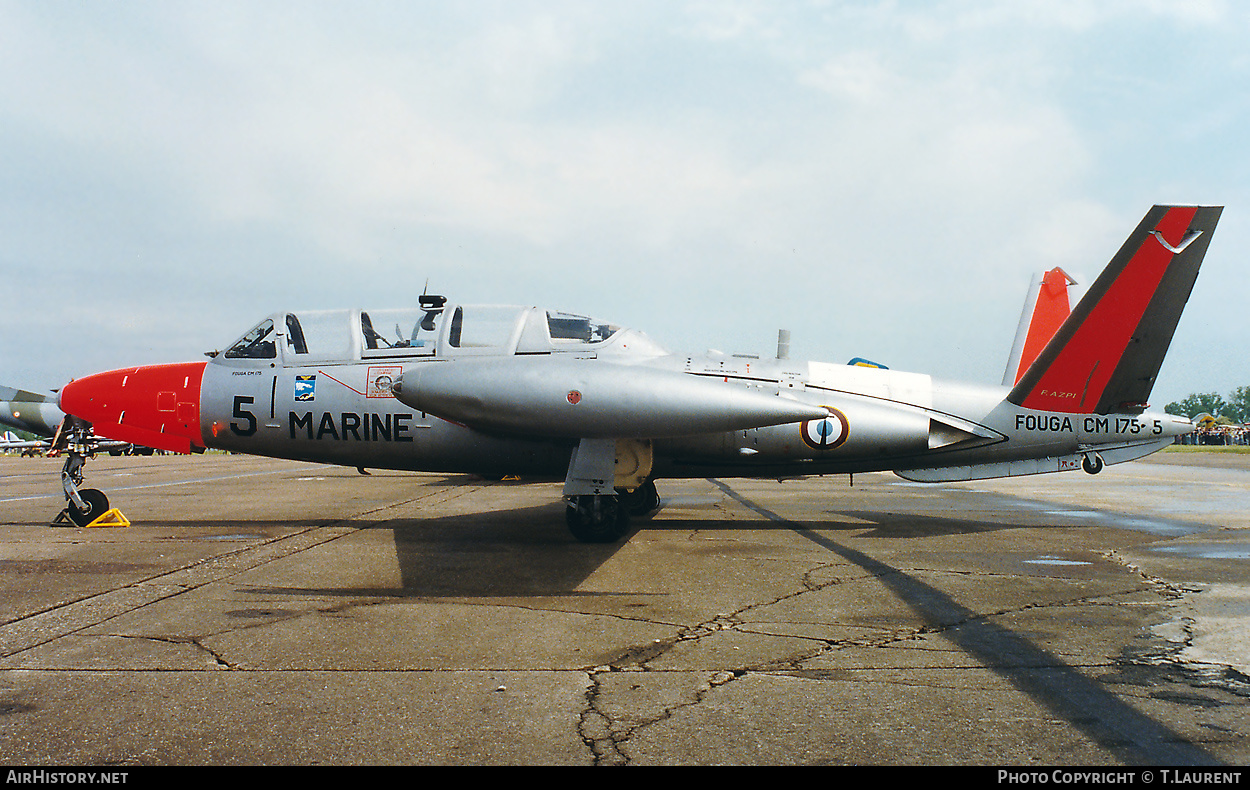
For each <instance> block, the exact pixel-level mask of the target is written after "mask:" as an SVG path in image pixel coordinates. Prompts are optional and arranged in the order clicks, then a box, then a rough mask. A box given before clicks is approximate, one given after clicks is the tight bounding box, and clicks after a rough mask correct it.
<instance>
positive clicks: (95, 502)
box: [52, 418, 109, 527]
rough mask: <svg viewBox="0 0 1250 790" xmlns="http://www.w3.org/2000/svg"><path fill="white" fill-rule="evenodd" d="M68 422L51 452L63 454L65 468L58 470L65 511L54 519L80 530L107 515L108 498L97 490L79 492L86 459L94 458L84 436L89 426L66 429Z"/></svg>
mask: <svg viewBox="0 0 1250 790" xmlns="http://www.w3.org/2000/svg"><path fill="white" fill-rule="evenodd" d="M71 419H72V418H67V419H66V421H65V422H64V423H62V424H61V426H60V428H58V429H57V432H56V436H54V437H53V440H52V447H53V451H54V452H64V453H65V466H63V467H61V487H62V488H63V489H64V490H65V509H64V510H62V511H61V512H60V514H59V515H57V517H56V519H55V520H54V521H53V522H52V523H54V524H58V523H64V522H65V521H67V520H68V521H70V522H72V523H73V524H76V525H77V526H80V527H85V526H87V525H88V524H90V523H91V522H93V521H95V520H96V519H98V518H100V517H101V516H103V515H104V514H105V513H107V512H109V498H108V497H107V496H106V495H105V494H104V492H103V491H101V490H99V489H98V488H79V486H81V485H82V483H83V475H82V468H83V465H84V464H86V463H87V459H88V458H92V457H94V456H95V452H94V451H93V450H92V449H91V445H90V443H89V441H88V438H87V434H88V432H89V426H86V425H80V424H77V423H76V421H75V424H73V425H66V423H68V422H70V420H71Z"/></svg>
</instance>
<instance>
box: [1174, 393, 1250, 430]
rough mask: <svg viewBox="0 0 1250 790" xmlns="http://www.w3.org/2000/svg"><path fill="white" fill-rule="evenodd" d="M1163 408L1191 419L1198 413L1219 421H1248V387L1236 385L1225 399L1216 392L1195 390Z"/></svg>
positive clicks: (1249, 400)
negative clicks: (1208, 415)
mask: <svg viewBox="0 0 1250 790" xmlns="http://www.w3.org/2000/svg"><path fill="white" fill-rule="evenodd" d="M1163 410H1164V411H1166V412H1167V413H1168V414H1175V415H1177V416H1179V417H1188V418H1189V419H1191V420H1192V419H1193V418H1194V417H1197V416H1198V415H1199V414H1210V415H1211V416H1212V417H1215V418H1216V419H1217V420H1218V421H1220V422H1230V423H1232V422H1240V423H1246V422H1250V387H1238V388H1237V389H1235V390H1233V391H1232V392H1231V393H1229V395H1228V399H1227V400H1225V399H1224V398H1221V397H1220V394H1219V393H1218V392H1195V393H1193V394H1191V395H1190V396H1189V397H1187V398H1183V399H1181V400H1179V401H1175V402H1173V403H1169V404H1168V405H1167V406H1164V407H1163ZM1221 418H1222V419H1221Z"/></svg>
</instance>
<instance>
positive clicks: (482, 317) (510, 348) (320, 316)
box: [219, 296, 666, 366]
mask: <svg viewBox="0 0 1250 790" xmlns="http://www.w3.org/2000/svg"><path fill="white" fill-rule="evenodd" d="M625 337H629V338H630V339H631V342H630V343H629V344H626V343H624V342H620V341H623V340H624V338H625ZM618 347H619V348H618ZM576 351H588V352H601V351H602V352H621V351H624V352H626V353H639V352H643V353H648V354H649V355H657V354H663V353H666V352H665V351H664V350H663V349H661V348H659V347H658V346H656V345H655V344H654V343H652V342H651V341H650V340H647V339H646V338H645V337H644V336H643V335H641V334H640V333H637V332H632V331H629V330H623V329H622V328H621V327H619V326H617V325H615V324H611V323H608V322H606V321H599V320H596V319H593V318H589V317H587V316H582V315H576V314H573V313H563V312H556V311H550V310H544V309H542V308H538V307H519V306H504V305H446V304H445V303H444V300H442V298H441V297H429V296H423V297H422V298H421V303H420V306H418V307H413V308H398V309H380V310H320V311H302V312H298V313H278V314H275V315H272V316H270V317H268V318H266V319H264V320H263V321H261V322H260V323H259V324H257V325H256V326H255V327H253V328H252V329H251V330H249V331H248V332H247V333H246V334H244V335H243V336H242V337H241V338H239V339H238V340H237V341H236V342H235V343H233V344H232V345H231V346H230V347H229V348H227V349H226V351H225V352H223V353H222V354H220V355H219V356H220V357H222V358H224V359H225V360H269V361H272V362H273V363H274V364H282V365H285V366H291V365H302V364H310V363H316V364H325V363H329V362H356V361H360V360H365V361H369V360H374V359H388V360H400V361H402V360H404V359H409V358H420V357H433V356H437V357H459V356H504V355H513V354H552V353H561V352H576Z"/></svg>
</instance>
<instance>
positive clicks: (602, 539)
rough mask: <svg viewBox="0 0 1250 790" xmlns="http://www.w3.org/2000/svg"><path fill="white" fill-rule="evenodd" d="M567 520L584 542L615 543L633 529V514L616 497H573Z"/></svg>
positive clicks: (566, 510) (568, 508)
mask: <svg viewBox="0 0 1250 790" xmlns="http://www.w3.org/2000/svg"><path fill="white" fill-rule="evenodd" d="M564 518H565V522H566V523H567V524H568V526H569V532H571V533H573V537H575V538H577V539H578V540H580V541H581V542H582V543H615V542H616V541H618V540H620V539H621V537H623V536H624V535H625V533H626V532H627V531H628V530H629V512H628V511H627V510H626V509H625V507H624V506H623V505H622V504H621V501H620V499H619V498H618V497H614V496H576V497H573V499H572V501H571V502H569V503H568V506H567V507H566V508H565V509H564Z"/></svg>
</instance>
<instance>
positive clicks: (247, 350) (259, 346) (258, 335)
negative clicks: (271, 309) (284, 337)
mask: <svg viewBox="0 0 1250 790" xmlns="http://www.w3.org/2000/svg"><path fill="white" fill-rule="evenodd" d="M277 356H278V350H277V346H275V345H274V342H273V321H272V320H271V319H268V318H266V319H265V320H264V321H261V322H260V323H259V324H257V325H256V326H255V327H253V328H252V330H251V331H250V332H248V333H247V334H246V335H244V336H243V337H241V338H239V340H238V342H237V343H235V344H234V345H233V346H231V347H230V348H228V349H226V353H225V357H226V359H274V358H275V357H277Z"/></svg>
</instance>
